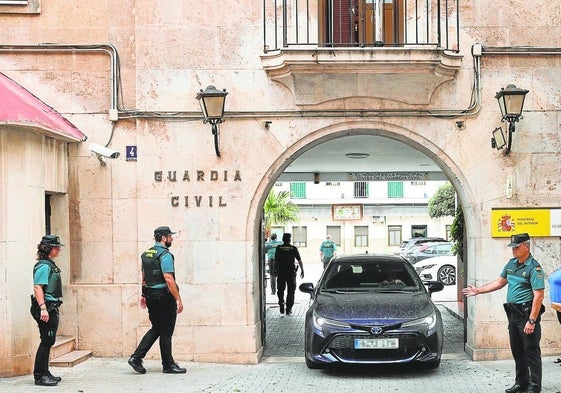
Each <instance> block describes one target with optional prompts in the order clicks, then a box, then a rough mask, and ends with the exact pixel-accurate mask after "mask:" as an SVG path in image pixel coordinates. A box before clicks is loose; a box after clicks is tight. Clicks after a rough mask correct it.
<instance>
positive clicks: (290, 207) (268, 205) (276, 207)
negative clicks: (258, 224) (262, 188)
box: [263, 190, 300, 237]
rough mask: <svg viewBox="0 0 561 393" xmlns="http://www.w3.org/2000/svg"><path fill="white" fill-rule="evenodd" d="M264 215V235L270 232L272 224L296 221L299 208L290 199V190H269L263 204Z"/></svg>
mask: <svg viewBox="0 0 561 393" xmlns="http://www.w3.org/2000/svg"><path fill="white" fill-rule="evenodd" d="M263 211H264V215H265V236H266V237H268V236H269V234H270V233H271V227H272V226H273V225H280V224H286V223H287V222H294V221H298V220H299V218H300V216H299V213H300V209H299V208H298V206H297V205H295V204H294V203H292V202H291V201H290V192H288V191H280V192H279V193H275V192H274V191H273V190H271V192H269V195H268V196H267V199H266V200H265V205H264V206H263Z"/></svg>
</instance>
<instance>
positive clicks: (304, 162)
mask: <svg viewBox="0 0 561 393" xmlns="http://www.w3.org/2000/svg"><path fill="white" fill-rule="evenodd" d="M429 145H430V144H424V143H420V142H419V141H415V140H412V139H410V138H408V137H405V136H404V135H403V134H399V133H390V132H383V131H377V130H372V129H365V128H360V129H356V130H353V131H352V132H351V131H348V130H347V131H345V132H335V133H330V134H329V133H327V134H325V135H321V136H317V137H316V138H312V137H311V138H310V140H309V141H308V143H307V144H303V145H301V147H300V148H299V149H297V151H294V152H287V153H286V155H285V156H286V157H290V159H288V160H284V159H283V160H281V159H279V161H280V162H283V163H284V165H283V166H282V167H279V168H276V175H275V176H273V177H271V179H274V180H271V181H270V182H269V184H268V187H267V190H271V189H275V188H277V187H279V186H280V187H282V186H284V187H286V184H285V183H289V184H293V183H304V184H305V185H309V187H310V191H311V189H312V188H313V187H315V186H319V185H322V184H323V185H324V187H325V186H327V185H329V187H332V188H337V187H341V184H342V183H347V184H346V188H345V190H346V191H345V192H351V193H353V198H352V199H349V198H347V197H346V196H343V195H339V196H338V197H337V196H335V197H328V198H324V200H318V198H317V196H314V193H313V192H310V193H308V195H306V198H303V199H304V200H306V199H307V200H308V206H306V203H301V205H302V206H306V214H305V217H303V218H301V220H300V222H299V223H288V224H285V225H283V226H281V227H282V230H283V231H287V232H292V231H294V230H296V229H299V228H300V229H301V228H302V227H304V229H305V230H303V232H304V233H305V240H303V239H302V237H299V238H298V241H297V243H298V244H296V245H299V244H300V245H302V247H299V249H300V250H301V254H302V257H303V260H304V264H305V269H306V277H305V278H304V280H300V279H299V280H298V285H299V284H300V283H301V282H304V281H306V282H314V283H315V282H316V281H317V279H319V276H320V275H321V272H322V266H321V264H320V263H319V251H318V246H319V243H318V242H320V240H321V238H322V236H324V235H325V233H326V231H329V230H333V228H334V227H337V226H338V224H341V225H339V226H341V227H342V228H341V233H340V241H341V243H340V246H341V247H340V250H341V251H342V252H343V253H351V254H352V253H360V252H364V251H365V250H366V251H367V252H387V253H392V252H393V251H394V250H395V248H396V247H395V246H392V245H391V242H389V236H391V235H390V234H389V232H388V229H389V228H390V227H392V226H393V227H398V226H401V235H400V239H402V240H404V239H406V238H408V237H410V236H412V233H413V231H415V230H419V228H420V227H421V226H423V225H425V230H426V234H427V235H431V236H434V235H439V236H440V235H442V237H446V236H448V233H447V232H446V225H447V224H446V223H445V221H446V220H436V221H439V222H433V221H434V220H430V219H429V217H428V216H427V213H426V201H427V195H425V194H423V195H422V196H418V195H416V196H415V197H414V198H413V197H411V195H409V198H407V197H406V195H404V196H403V197H402V198H401V201H400V202H401V203H398V202H396V201H397V200H398V199H400V198H399V197H396V195H388V194H387V192H388V191H389V186H388V184H389V183H390V182H395V183H399V182H402V183H403V182H408V183H409V184H408V186H407V187H409V188H410V187H411V186H414V187H416V188H418V189H422V188H423V186H426V185H427V183H435V184H442V183H443V182H445V181H450V182H451V183H452V185H453V186H454V188H455V189H456V193H457V195H458V197H457V200H458V201H462V200H466V199H467V197H466V195H467V193H466V192H465V190H464V189H463V188H461V187H460V184H459V180H458V179H459V178H460V176H459V175H458V173H456V172H454V171H453V170H452V169H451V168H452V167H453V166H454V165H453V163H450V162H448V161H447V160H442V159H441V158H440V157H441V156H440V155H439V154H440V152H439V151H438V149H434V150H431V147H434V146H429ZM365 155H366V157H363V156H365ZM357 183H358V184H363V183H367V184H366V188H364V187H362V188H361V186H360V185H359V186H357V185H356V184H357ZM393 185H395V184H393ZM289 187H290V186H289ZM398 188H399V187H398ZM426 189H428V190H429V191H430V190H432V191H434V188H431V187H426ZM289 190H290V189H289ZM290 191H292V190H290ZM365 191H366V193H367V195H358V198H355V197H356V196H357V195H356V193H361V192H365ZM382 191H383V192H386V195H385V197H383V196H381V195H382V194H383V192H382ZM405 191H406V192H407V189H406V190H405ZM398 192H399V191H398ZM402 192H403V189H402ZM408 192H411V190H410V189H409V190H408ZM265 197H266V195H265ZM337 198H339V199H340V200H339V199H337ZM392 198H394V199H393V201H390V199H392ZM263 199H264V198H263ZM407 199H411V200H409V201H407ZM404 200H405V201H404ZM413 200H414V201H413ZM422 201H424V202H422ZM299 202H302V201H299ZM458 203H459V202H458ZM334 204H351V205H352V204H356V205H362V209H363V210H362V217H363V220H362V221H359V222H358V224H359V225H355V224H357V222H354V223H352V224H349V223H348V222H343V223H338V222H334V221H333V213H332V212H333V205H334ZM423 208H424V209H425V213H424V216H423V214H419V212H420V211H422V210H423ZM326 215H327V216H329V217H328V218H327V219H326V218H325V216H326ZM365 217H367V219H366V221H364V218H365ZM399 220H401V221H399ZM451 220H452V218H450V220H449V221H451ZM360 224H362V225H360ZM357 226H363V227H367V229H366V230H367V233H368V244H367V246H366V247H359V246H357V245H356V244H355V243H354V241H355V236H356V234H355V232H354V228H355V227H357ZM438 226H440V228H437V227H438ZM320 235H321V236H320ZM463 262H465V261H463ZM260 266H262V267H263V270H262V272H261V273H262V277H263V278H264V279H265V280H264V281H265V283H267V280H266V277H267V272H266V270H265V266H266V264H265V260H264V259H263V260H261V261H260ZM463 266H467V264H465V263H462V266H457V267H456V276H457V278H458V279H457V280H456V283H457V285H455V286H454V287H453V288H452V287H449V288H447V291H446V295H445V296H444V298H442V297H441V298H440V299H436V298H435V301H436V302H439V303H442V311H443V313H446V318H445V321H447V324H448V327H449V331H448V332H447V335H446V336H447V339H448V340H447V342H446V343H445V347H446V350H447V353H449V354H452V355H454V356H456V355H457V354H459V353H461V354H464V342H465V326H464V322H463V321H464V319H463V314H464V305H463V302H462V301H461V300H463V299H461V297H460V296H459V293H460V291H461V287H463V285H464V284H463V280H462V277H465V276H466V274H465V268H464V267H463ZM267 284H268V283H267ZM458 288H459V289H458ZM261 290H262V295H263V296H262V301H263V303H262V309H263V314H262V324H263V334H264V337H263V346H264V350H263V356H264V358H265V359H274V358H290V357H294V358H299V357H302V356H303V331H304V316H305V311H306V309H307V306H308V303H309V297H308V295H306V294H303V293H300V292H299V291H298V290H297V291H296V302H297V304H298V307H299V309H298V312H295V313H294V314H293V315H292V316H290V317H287V316H284V315H281V314H280V313H279V310H278V306H277V298H276V296H275V295H273V294H272V292H270V284H268V285H267V286H266V287H265V285H262V287H261Z"/></svg>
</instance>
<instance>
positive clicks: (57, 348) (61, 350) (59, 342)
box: [51, 336, 76, 359]
mask: <svg viewBox="0 0 561 393" xmlns="http://www.w3.org/2000/svg"><path fill="white" fill-rule="evenodd" d="M75 348H76V341H75V340H74V337H70V336H57V338H56V341H55V344H54V345H53V346H52V347H51V359H54V358H57V357H59V356H62V355H64V354H65V353H68V352H72V351H73V350H74V349H75Z"/></svg>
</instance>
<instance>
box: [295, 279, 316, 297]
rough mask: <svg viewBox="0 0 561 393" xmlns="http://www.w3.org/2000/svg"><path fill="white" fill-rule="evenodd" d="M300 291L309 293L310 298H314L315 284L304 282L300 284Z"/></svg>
mask: <svg viewBox="0 0 561 393" xmlns="http://www.w3.org/2000/svg"><path fill="white" fill-rule="evenodd" d="M298 289H300V291H301V292H305V293H308V294H309V295H310V296H312V293H313V292H314V284H312V283H311V282H303V283H302V284H300V286H299V287H298Z"/></svg>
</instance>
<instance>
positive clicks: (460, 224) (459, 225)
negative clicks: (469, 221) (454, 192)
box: [450, 206, 464, 258]
mask: <svg viewBox="0 0 561 393" xmlns="http://www.w3.org/2000/svg"><path fill="white" fill-rule="evenodd" d="M450 237H451V240H452V241H453V242H454V246H453V247H452V251H453V252H454V255H459V256H460V258H463V254H464V212H463V210H462V207H461V206H458V208H457V209H456V216H455V217H454V221H452V226H451V227H450Z"/></svg>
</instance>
